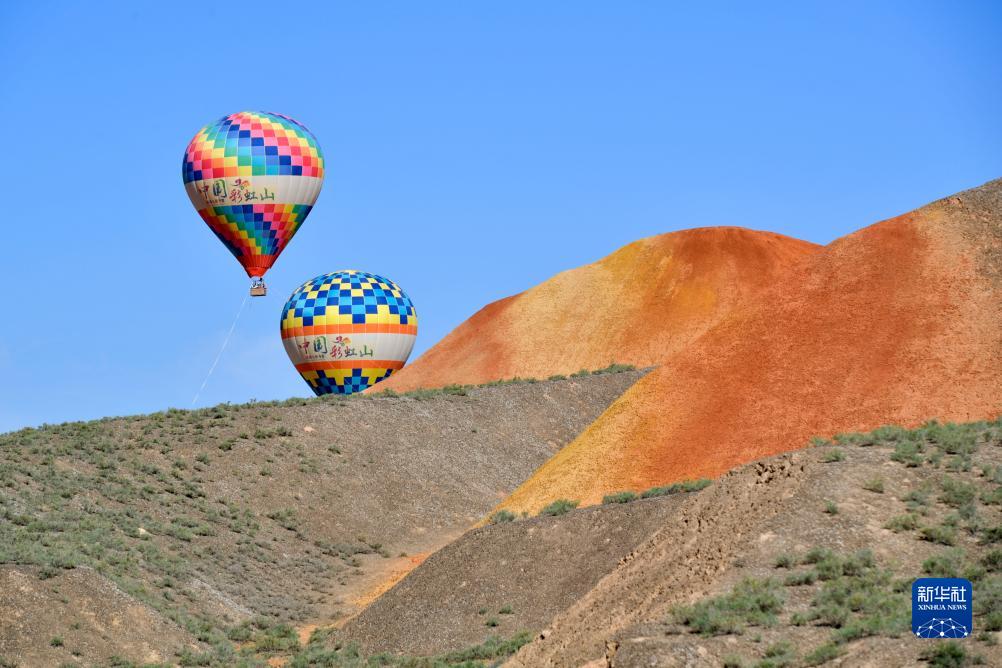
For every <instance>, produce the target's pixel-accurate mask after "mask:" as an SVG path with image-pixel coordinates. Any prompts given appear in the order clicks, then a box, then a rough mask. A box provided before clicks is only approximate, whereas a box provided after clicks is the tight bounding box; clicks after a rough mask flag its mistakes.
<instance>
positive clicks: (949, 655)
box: [922, 640, 969, 668]
mask: <svg viewBox="0 0 1002 668" xmlns="http://www.w3.org/2000/svg"><path fill="white" fill-rule="evenodd" d="M922 659H923V660H924V661H926V662H927V663H928V664H929V665H930V666H935V668H961V667H962V666H966V665H969V657H968V656H967V651H966V650H965V649H964V648H963V647H961V645H960V643H958V642H955V641H953V640H945V641H940V642H937V643H935V644H933V645H932V647H929V648H928V649H926V650H925V651H924V652H922Z"/></svg>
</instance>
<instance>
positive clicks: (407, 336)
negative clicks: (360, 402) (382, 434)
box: [281, 270, 417, 395]
mask: <svg viewBox="0 0 1002 668" xmlns="http://www.w3.org/2000/svg"><path fill="white" fill-rule="evenodd" d="M281 332H282V342H283V344H284V345H285V349H286V352H287V353H288V354H289V358H290V359H291V360H292V362H293V364H295V366H296V370H297V371H299V373H300V375H302V377H303V379H304V380H306V382H307V383H308V384H309V385H310V387H311V388H312V389H313V391H314V392H315V393H316V394H318V395H322V394H332V393H335V394H352V393H354V392H360V391H362V390H365V389H366V388H369V387H372V386H373V385H375V384H376V383H378V382H379V381H381V380H383V379H385V378H388V377H389V376H390V375H391V374H392V373H393V372H394V371H396V370H398V369H400V368H401V367H403V365H404V363H405V362H406V361H407V358H408V356H409V355H410V352H411V349H412V348H413V347H414V340H415V338H416V336H417V314H416V313H415V311H414V304H413V303H412V302H411V300H410V298H409V297H408V296H407V294H406V293H404V291H403V290H401V289H400V286H398V285H397V284H396V283H394V282H393V281H390V280H389V279H386V278H383V277H381V276H377V275H375V274H370V273H367V272H362V271H354V270H345V271H338V272H334V273H331V274H324V275H322V276H318V277H316V278H314V279H313V280H311V281H307V282H306V283H304V284H303V285H301V286H300V287H299V288H298V289H296V291H295V292H293V293H292V296H291V297H289V300H288V302H286V304H285V307H284V308H283V309H282V319H281Z"/></svg>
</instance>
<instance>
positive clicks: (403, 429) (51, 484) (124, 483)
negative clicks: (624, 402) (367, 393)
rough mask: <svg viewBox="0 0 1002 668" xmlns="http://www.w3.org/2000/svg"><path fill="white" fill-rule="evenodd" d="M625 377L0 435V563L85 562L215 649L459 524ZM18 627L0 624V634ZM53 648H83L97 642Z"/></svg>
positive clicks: (42, 632) (348, 603) (343, 589)
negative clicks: (81, 645) (1, 625)
mask: <svg viewBox="0 0 1002 668" xmlns="http://www.w3.org/2000/svg"><path fill="white" fill-rule="evenodd" d="M640 375H641V373H640V372H634V371H624V372H620V373H605V374H600V375H590V376H582V377H576V378H573V379H568V380H564V381H550V382H540V383H529V382H526V383H505V384H500V385H497V386H493V387H485V388H470V389H453V390H450V391H449V392H437V393H427V392H422V393H417V394H415V395H413V396H404V397H385V396H384V397H373V398H365V397H359V398H353V399H350V400H349V399H334V400H298V399H297V400H290V401H287V402H282V403H279V404H253V405H244V406H217V407H215V408H212V409H205V410H198V411H178V410H172V411H168V412H165V413H158V414H155V415H151V416H137V417H132V418H116V419H106V420H101V421H98V422H89V423H72V424H64V425H58V426H47V427H42V428H39V429H26V430H22V431H19V432H16V433H11V434H5V435H3V436H0V457H2V461H0V473H2V476H0V479H2V481H3V486H2V487H0V513H2V520H0V563H8V564H23V565H33V566H35V567H37V568H36V572H37V573H38V577H40V578H42V579H43V580H44V579H48V578H54V580H53V583H55V582H56V581H58V578H60V577H62V575H61V574H63V573H64V572H65V571H66V569H71V568H73V567H74V566H89V567H90V568H92V569H94V571H95V572H96V574H98V575H99V576H102V577H106V578H108V579H110V580H111V581H113V582H114V583H115V584H116V585H117V587H119V588H121V590H122V591H124V592H126V593H127V594H129V595H131V596H133V597H135V598H136V600H137V601H139V602H141V603H145V604H148V606H149V607H150V608H151V609H153V610H156V611H159V612H160V613H162V614H163V615H166V616H167V617H168V618H170V619H172V620H174V621H175V622H176V623H177V624H178V625H180V626H181V627H184V628H185V629H187V630H188V631H190V632H191V633H192V634H194V635H195V636H196V637H197V638H198V639H199V640H200V641H202V642H203V643H210V644H215V645H217V646H218V647H225V646H227V645H228V643H230V640H228V639H227V638H226V633H227V632H229V633H230V634H231V636H232V639H234V640H238V641H240V640H248V639H249V638H250V637H252V636H254V634H256V633H258V631H256V630H255V629H259V630H260V632H261V633H265V629H270V628H271V627H272V626H274V625H276V624H281V623H293V624H303V623H307V622H317V621H320V622H329V621H331V620H334V619H337V618H339V617H342V616H344V615H346V614H350V613H351V612H353V611H354V610H355V609H356V608H357V607H358V602H359V600H360V599H361V600H362V601H364V600H365V599H366V598H371V596H372V594H370V592H371V591H373V590H374V591H375V592H378V591H379V590H380V589H381V588H384V587H385V586H386V585H384V583H385V582H386V581H387V580H388V579H389V580H391V581H392V579H393V578H394V577H397V576H398V574H399V575H402V574H403V573H405V572H406V571H407V570H409V569H410V568H412V567H413V566H414V565H415V564H416V563H419V562H420V560H421V559H422V558H423V556H424V555H425V554H427V553H430V552H433V551H435V550H437V549H438V548H440V547H441V546H442V545H444V544H446V543H448V542H449V541H450V540H452V539H453V538H455V537H456V536H458V535H459V534H461V533H462V532H463V531H464V530H465V529H466V528H467V527H468V526H469V525H470V524H471V523H473V522H475V521H477V520H478V519H479V518H480V517H482V516H483V514H484V513H485V512H486V511H487V510H489V509H490V507H491V506H493V505H494V504H496V503H497V502H498V501H499V500H500V499H501V498H503V497H504V496H505V495H506V494H508V493H509V492H510V491H511V490H512V489H514V487H515V486H516V485H517V484H518V483H519V482H521V481H522V480H524V479H525V478H526V477H527V476H528V475H529V474H530V473H531V472H532V471H533V470H534V469H535V468H536V467H537V466H539V465H540V464H541V463H542V462H543V461H545V460H546V459H547V458H549V457H550V456H551V455H552V454H553V453H554V452H556V451H557V450H558V449H559V448H560V447H561V446H563V445H564V444H566V443H567V442H568V441H569V440H571V439H572V438H573V437H574V436H575V435H576V434H577V433H578V432H580V431H581V430H582V429H583V428H584V427H585V426H587V425H588V424H589V423H590V422H591V421H592V420H594V419H595V417H596V416H597V415H599V414H600V413H601V412H602V410H604V409H605V408H606V407H607V406H608V405H609V403H611V402H612V401H613V400H614V399H615V398H616V397H617V396H618V395H619V394H621V393H622V392H623V391H624V390H625V389H626V388H627V387H629V386H630V385H631V384H632V383H633V382H635V381H636V379H637V378H638V377H639V376H640ZM10 614H13V612H12V611H0V615H3V616H4V617H5V618H6V616H7V615H10ZM66 621H67V624H72V623H75V622H74V621H72V620H70V619H69V618H68V617H67V620H66ZM77 621H81V620H77ZM251 622H253V624H251V625H250V626H247V624H249V623H251ZM81 623H83V622H82V621H81ZM168 623H169V622H168ZM22 626H23V625H22ZM25 628H27V629H31V631H32V632H33V633H34V634H35V635H33V636H32V637H31V639H30V640H29V642H28V644H29V645H30V644H32V643H34V644H36V645H42V646H45V644H46V643H48V642H49V640H50V639H51V638H52V637H54V636H57V635H64V636H65V635H67V634H68V633H69V631H68V630H67V629H62V628H49V627H48V626H47V625H45V624H43V623H41V618H39V623H38V625H37V626H32V625H29V626H26V627H23V628H22V631H23V630H24V629H25ZM4 629H5V630H3V631H0V636H3V635H4V633H13V632H14V631H13V630H11V629H13V627H12V626H9V625H6V624H5V625H4ZM178 630H179V633H180V629H178ZM268 632H271V631H268ZM279 635H280V636H281V638H279V639H276V638H272V639H271V640H267V639H265V640H263V641H262V643H263V644H264V647H265V648H266V650H267V648H269V647H270V648H271V649H272V650H275V649H277V648H279V647H283V648H286V649H287V646H288V645H289V643H290V642H292V641H293V640H294V639H295V634H294V633H293V634H291V636H290V634H289V633H288V632H286V631H281V632H280V633H279ZM180 636H183V637H190V636H188V635H187V634H186V633H180ZM180 636H179V637H180ZM23 640H24V638H21V640H20V641H18V642H17V643H15V642H14V641H13V639H7V640H2V639H0V648H3V647H8V648H9V647H13V648H15V649H16V648H18V647H22V646H23V642H22V641H23ZM96 647H97V648H103V649H101V651H104V649H107V648H106V647H105V646H104V645H101V646H96ZM120 649H121V652H120V653H121V654H122V655H123V656H125V657H127V658H130V659H133V660H137V661H140V660H145V659H144V657H143V656H141V655H137V654H136V653H131V654H130V652H129V648H128V646H126V645H125V644H123V646H122V647H121V648H120ZM203 649H205V647H204V645H203ZM0 651H3V652H6V651H7V650H0ZM95 651H97V649H95ZM62 652H63V654H65V660H66V661H78V662H82V663H85V664H86V663H89V662H93V661H96V660H97V659H101V658H104V659H106V658H107V656H104V657H98V656H91V655H87V654H84V655H82V656H81V657H74V656H72V655H71V653H70V652H71V648H70V647H68V646H67V647H66V648H65V649H63V650H62ZM0 656H4V655H3V654H0ZM17 656H19V655H18V654H17V652H16V651H15V652H14V655H13V656H6V657H5V658H7V659H11V660H13V659H16V658H17ZM19 660H23V659H19Z"/></svg>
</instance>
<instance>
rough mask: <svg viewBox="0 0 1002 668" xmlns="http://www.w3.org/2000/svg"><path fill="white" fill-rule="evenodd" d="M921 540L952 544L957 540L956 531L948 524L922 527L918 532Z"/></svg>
mask: <svg viewBox="0 0 1002 668" xmlns="http://www.w3.org/2000/svg"><path fill="white" fill-rule="evenodd" d="M919 535H920V536H921V538H922V540H927V541H929V542H930V543H939V544H940V545H953V544H955V543H956V542H957V532H956V530H954V529H953V528H952V527H948V526H933V527H922V530H921V531H920V532H919Z"/></svg>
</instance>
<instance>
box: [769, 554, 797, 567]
mask: <svg viewBox="0 0 1002 668" xmlns="http://www.w3.org/2000/svg"><path fill="white" fill-rule="evenodd" d="M773 566H775V567H776V568H792V567H793V557H791V556H790V555H788V554H781V555H779V556H778V557H776V561H775V562H773Z"/></svg>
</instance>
